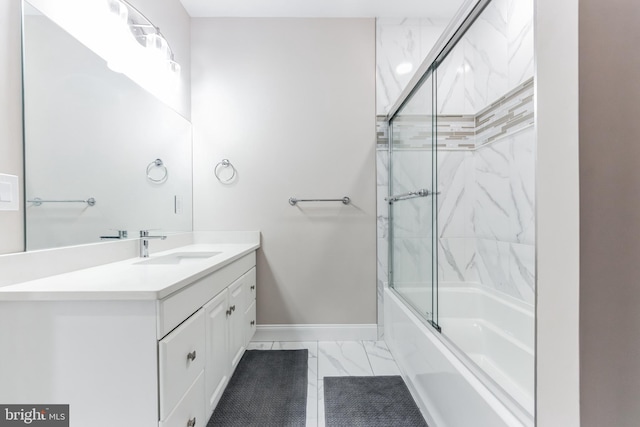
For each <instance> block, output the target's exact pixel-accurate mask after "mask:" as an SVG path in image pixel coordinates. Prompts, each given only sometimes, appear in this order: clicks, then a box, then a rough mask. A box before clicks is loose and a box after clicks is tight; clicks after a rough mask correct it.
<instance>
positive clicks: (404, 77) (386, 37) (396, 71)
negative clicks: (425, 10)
mask: <svg viewBox="0 0 640 427" xmlns="http://www.w3.org/2000/svg"><path fill="white" fill-rule="evenodd" d="M447 24H448V21H446V20H444V19H433V18H379V19H378V20H377V21H376V82H377V83H376V87H377V91H376V105H377V114H379V115H386V114H387V113H388V112H389V109H390V108H391V107H392V106H393V104H394V103H395V102H396V100H397V99H398V98H399V97H400V94H401V93H402V91H403V90H404V89H405V87H406V85H407V83H409V80H411V77H413V74H414V73H415V71H416V70H417V69H418V67H419V66H420V64H421V63H422V61H424V59H425V58H426V56H427V55H428V53H429V51H430V50H431V49H432V48H433V46H434V44H435V42H436V41H437V40H438V38H439V37H440V35H441V34H442V32H443V31H444V29H445V28H446V26H447Z"/></svg>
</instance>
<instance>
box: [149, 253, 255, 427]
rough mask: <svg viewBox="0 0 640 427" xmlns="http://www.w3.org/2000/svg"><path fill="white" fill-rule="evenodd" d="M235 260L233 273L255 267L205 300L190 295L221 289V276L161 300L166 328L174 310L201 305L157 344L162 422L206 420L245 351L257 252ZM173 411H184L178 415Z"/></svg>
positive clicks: (163, 426)
mask: <svg viewBox="0 0 640 427" xmlns="http://www.w3.org/2000/svg"><path fill="white" fill-rule="evenodd" d="M237 263H238V264H237V265H231V266H229V267H231V268H232V271H233V272H232V273H231V275H232V276H237V274H238V272H240V271H244V270H246V268H247V267H251V268H250V269H249V271H247V272H245V273H244V274H242V275H241V276H240V277H238V278H237V279H235V280H234V281H232V282H231V283H230V284H229V283H228V282H225V283H226V284H227V286H225V287H224V288H223V289H222V290H220V291H219V292H218V293H217V294H215V296H213V297H212V298H211V299H209V300H208V301H206V302H205V303H204V304H202V302H199V303H197V304H195V305H194V304H191V299H192V298H193V296H194V295H199V294H200V293H201V292H203V293H204V292H205V291H206V290H209V291H210V290H211V289H214V290H218V289H220V286H215V283H216V282H218V281H219V280H220V277H210V276H206V277H204V278H202V279H200V280H198V281H196V282H195V283H194V284H193V285H192V286H195V288H193V289H192V286H190V287H187V288H185V289H184V290H183V291H181V292H186V293H187V295H186V296H185V295H180V293H178V294H177V295H173V296H170V297H169V298H168V299H167V300H166V301H165V300H163V301H160V302H159V305H160V306H161V307H163V310H161V311H162V312H163V313H165V314H167V319H159V329H160V330H162V331H164V330H165V329H166V328H169V327H171V323H170V322H175V319H176V318H177V317H176V315H175V314H174V313H175V312H180V311H185V310H187V309H186V307H192V308H198V309H197V311H196V312H195V313H194V314H192V315H191V316H190V317H189V318H187V320H185V321H184V322H182V323H181V324H180V325H179V326H177V327H176V328H175V329H173V330H172V332H170V333H169V334H167V335H166V336H165V337H164V338H162V339H161V340H160V341H159V344H158V350H159V351H158V354H159V372H160V421H161V422H160V426H161V427H169V426H173V425H176V426H185V425H190V424H195V423H197V420H199V419H204V422H205V423H206V421H207V420H208V419H209V417H210V416H211V414H212V413H213V411H214V409H215V407H216V405H217V404H218V401H219V400H220V397H221V396H222V393H223V392H224V388H225V387H226V385H227V383H228V382H229V378H230V377H231V375H232V374H233V371H234V370H235V368H236V366H237V365H238V362H239V361H240V359H241V358H242V355H243V354H244V351H245V348H246V342H247V339H249V340H250V339H251V337H248V336H247V332H246V330H245V312H246V310H245V307H246V304H247V295H248V294H249V293H250V292H251V291H253V290H255V286H256V269H255V266H251V265H250V264H251V263H253V264H255V257H253V258H248V259H244V258H243V259H241V260H239V261H238V262H237ZM217 273H225V271H224V270H221V271H220V272H217ZM215 274H216V273H214V274H213V275H211V276H215ZM218 276H220V275H219V274H218ZM226 277H228V275H225V278H226ZM212 283H213V286H212ZM198 288H201V289H198ZM211 293H212V292H210V294H211ZM174 298H175V300H173V301H172V300H171V299H174ZM200 305H201V307H198V306H200ZM187 311H188V310H187ZM168 319H170V320H168ZM194 389H196V390H198V391H197V392H195V391H194ZM188 395H189V398H187V396H188ZM179 402H180V404H178V403H179ZM183 402H184V403H183ZM184 406H190V408H185V407H184ZM175 413H180V414H182V415H181V416H180V418H179V419H178V417H177V416H175V415H174V414H175ZM174 418H176V421H175V422H176V423H177V424H174V421H173V419H174Z"/></svg>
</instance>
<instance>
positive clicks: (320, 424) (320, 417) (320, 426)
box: [318, 380, 325, 427]
mask: <svg viewBox="0 0 640 427" xmlns="http://www.w3.org/2000/svg"><path fill="white" fill-rule="evenodd" d="M324 426H325V418H324V381H323V380H318V427H324Z"/></svg>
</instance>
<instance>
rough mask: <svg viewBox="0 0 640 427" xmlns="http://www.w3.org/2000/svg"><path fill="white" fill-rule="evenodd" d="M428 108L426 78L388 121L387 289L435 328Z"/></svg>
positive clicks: (430, 82) (431, 150) (430, 84)
mask: <svg viewBox="0 0 640 427" xmlns="http://www.w3.org/2000/svg"><path fill="white" fill-rule="evenodd" d="M432 104H433V79H432V78H431V77H428V78H426V79H425V80H424V82H423V83H422V84H421V86H420V88H419V89H418V90H417V91H416V93H415V94H414V95H413V96H412V97H411V99H410V100H409V101H408V102H407V103H406V104H405V105H404V106H403V108H402V109H401V110H400V112H399V113H398V114H397V115H396V116H395V117H394V119H393V121H392V123H391V144H390V151H391V153H390V154H391V155H390V170H391V177H390V180H389V188H390V190H389V191H390V194H391V197H392V199H391V203H390V212H389V214H390V219H391V221H390V224H389V228H390V238H391V239H390V242H391V248H390V254H391V256H390V266H391V269H390V286H391V287H393V288H394V289H395V290H396V291H397V292H398V294H400V296H402V297H403V298H404V299H405V300H406V301H407V303H409V304H410V305H411V306H412V307H413V308H414V309H415V310H417V311H418V312H419V313H421V314H422V315H423V316H424V317H425V318H426V319H427V320H428V321H430V322H432V324H436V325H437V321H438V313H437V308H438V305H437V280H436V279H437V277H436V275H435V265H436V263H435V259H434V257H435V252H434V244H433V242H434V239H433V229H434V227H433V225H434V220H435V217H434V197H433V196H432V194H431V191H432V190H433V188H434V182H433V176H434V167H433V165H434V162H435V160H436V159H435V152H434V146H433V105H432Z"/></svg>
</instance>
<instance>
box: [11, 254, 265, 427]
mask: <svg viewBox="0 0 640 427" xmlns="http://www.w3.org/2000/svg"><path fill="white" fill-rule="evenodd" d="M258 247H259V243H244V244H196V245H189V246H184V247H180V248H176V249H173V250H170V251H166V252H163V253H159V254H157V255H153V256H151V257H150V258H133V259H127V260H124V261H119V262H115V263H110V264H106V265H100V266H97V267H92V268H87V269H84V270H79V271H73V272H69V273H65V274H59V275H55V276H51V277H46V278H42V279H38V280H31V281H28V282H24V283H17V284H14V285H10V286H4V287H0V349H1V356H0V358H1V362H0V383H2V385H3V386H2V387H0V402H1V403H3V404H11V403H16V404H69V405H70V408H69V410H70V417H69V418H70V425H71V426H77V427H80V426H82V427H85V426H88V427H102V426H104V427H113V426H136V427H139V426H140V427H146V426H149V427H151V426H153V427H158V426H161V427H170V426H180V427H184V426H204V425H206V423H207V421H208V418H209V417H210V415H211V414H212V413H213V410H214V409H215V406H216V404H217V403H218V400H219V399H220V397H221V395H222V392H223V391H224V388H225V387H226V385H227V382H228V380H229V378H230V377H231V375H232V373H233V371H234V369H235V367H236V366H237V364H238V362H239V360H240V358H241V357H242V355H243V353H244V350H245V348H246V345H247V343H248V342H249V341H250V340H251V337H252V336H253V334H254V332H255V327H256V303H255V296H256V268H255V265H256V252H255V251H256V250H257V249H258Z"/></svg>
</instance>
